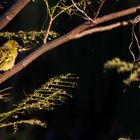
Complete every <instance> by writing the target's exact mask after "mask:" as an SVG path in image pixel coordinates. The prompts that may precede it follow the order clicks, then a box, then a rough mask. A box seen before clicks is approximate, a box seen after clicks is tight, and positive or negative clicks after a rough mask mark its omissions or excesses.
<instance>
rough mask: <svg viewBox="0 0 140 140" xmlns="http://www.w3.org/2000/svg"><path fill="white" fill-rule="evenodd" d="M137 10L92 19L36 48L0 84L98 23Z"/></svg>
mask: <svg viewBox="0 0 140 140" xmlns="http://www.w3.org/2000/svg"><path fill="white" fill-rule="evenodd" d="M137 10H140V6H136V7H133V8H129V9H126V10H123V11H119V12H115V13H112V14H109V15H105V16H103V17H100V18H97V19H94V22H89V21H88V22H85V23H83V24H81V25H79V26H78V27H76V28H74V29H73V30H71V31H70V32H68V33H66V34H65V35H63V36H61V37H59V38H57V39H55V40H53V41H50V42H48V43H46V44H43V45H42V46H41V47H40V48H38V49H37V50H35V51H34V52H33V53H31V54H29V55H28V56H27V57H26V58H24V59H23V60H21V61H20V62H19V63H18V64H16V65H15V66H14V67H13V68H12V69H11V70H9V71H7V72H5V73H3V74H2V75H0V83H2V82H4V81H5V80H7V79H8V78H10V77H11V76H13V75H14V74H16V73H17V72H19V71H20V70H22V69H23V68H25V67H26V66H27V65H29V64H30V63H31V62H32V61H34V60H35V59H36V58H38V57H39V56H40V55H42V54H43V53H45V52H47V51H49V50H51V49H53V48H55V47H57V46H59V45H61V44H63V43H65V42H68V41H70V40H73V39H77V35H78V34H80V33H82V32H84V31H86V30H89V28H91V29H93V27H94V26H95V25H98V24H100V23H104V22H106V21H109V20H113V19H116V18H119V17H123V16H126V15H130V14H133V13H135V12H137ZM85 35H87V34H85Z"/></svg>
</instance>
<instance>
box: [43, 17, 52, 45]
mask: <svg viewBox="0 0 140 140" xmlns="http://www.w3.org/2000/svg"><path fill="white" fill-rule="evenodd" d="M52 23H53V18H52V17H51V16H50V21H49V25H48V28H47V32H46V35H45V37H44V39H43V43H44V44H46V43H47V39H48V35H49V32H50V29H51V26H52Z"/></svg>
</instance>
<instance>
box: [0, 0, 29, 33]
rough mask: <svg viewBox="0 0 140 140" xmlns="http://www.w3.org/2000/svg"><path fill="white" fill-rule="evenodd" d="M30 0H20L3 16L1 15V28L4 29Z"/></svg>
mask: <svg viewBox="0 0 140 140" xmlns="http://www.w3.org/2000/svg"><path fill="white" fill-rule="evenodd" d="M29 2H30V0H18V1H17V2H15V3H14V4H13V5H12V6H11V8H10V9H8V11H7V12H6V13H4V15H3V16H1V17H0V30H1V29H3V28H4V27H5V26H6V25H7V24H8V23H9V22H10V21H11V20H12V19H13V18H14V17H15V16H16V15H17V14H18V13H19V12H20V11H21V10H22V9H23V8H24V7H25V6H26V5H27V4H28V3H29Z"/></svg>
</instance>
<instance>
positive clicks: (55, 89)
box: [0, 74, 77, 132]
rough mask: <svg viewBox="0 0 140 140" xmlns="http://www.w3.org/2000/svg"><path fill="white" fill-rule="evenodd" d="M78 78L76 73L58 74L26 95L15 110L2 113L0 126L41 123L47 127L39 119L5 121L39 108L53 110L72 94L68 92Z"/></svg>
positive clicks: (0, 114) (15, 126)
mask: <svg viewBox="0 0 140 140" xmlns="http://www.w3.org/2000/svg"><path fill="white" fill-rule="evenodd" d="M75 79H77V77H76V75H74V74H66V75H60V76H56V77H54V78H52V79H50V80H49V81H48V82H46V83H45V84H43V85H42V86H41V88H39V89H36V90H35V91H34V92H33V93H31V94H29V95H26V98H25V99H24V100H23V101H22V102H21V103H19V104H18V105H17V106H16V107H15V108H13V110H10V111H8V112H5V113H0V122H1V123H0V127H6V126H13V127H14V132H15V130H18V129H15V128H18V127H17V126H18V125H20V124H29V125H40V126H42V127H46V123H44V122H42V121H40V120H38V119H29V120H18V121H14V122H7V123H3V121H4V120H6V119H7V118H9V117H14V118H18V115H19V114H23V115H24V114H27V113H31V112H32V111H37V110H53V109H54V107H55V106H58V105H61V104H62V103H63V102H65V101H66V100H67V98H71V97H72V96H71V95H70V94H68V89H69V88H74V87H75V86H76V83H75V82H74V80H75Z"/></svg>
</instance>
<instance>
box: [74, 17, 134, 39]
mask: <svg viewBox="0 0 140 140" xmlns="http://www.w3.org/2000/svg"><path fill="white" fill-rule="evenodd" d="M134 23H135V22H134V21H133V20H128V21H121V22H117V23H113V24H110V25H106V26H101V27H96V28H92V29H87V30H85V31H83V32H82V33H79V34H77V35H75V39H78V38H81V37H83V36H86V35H90V34H93V33H98V32H104V31H108V30H112V29H114V28H118V27H121V26H128V25H133V24H134Z"/></svg>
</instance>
